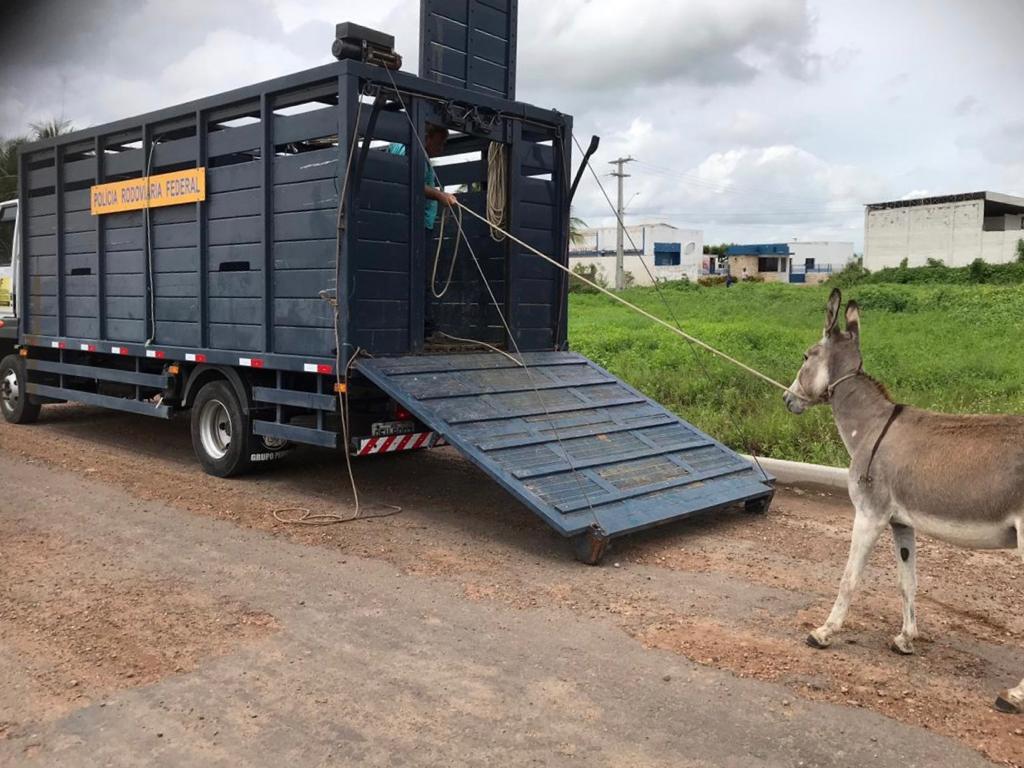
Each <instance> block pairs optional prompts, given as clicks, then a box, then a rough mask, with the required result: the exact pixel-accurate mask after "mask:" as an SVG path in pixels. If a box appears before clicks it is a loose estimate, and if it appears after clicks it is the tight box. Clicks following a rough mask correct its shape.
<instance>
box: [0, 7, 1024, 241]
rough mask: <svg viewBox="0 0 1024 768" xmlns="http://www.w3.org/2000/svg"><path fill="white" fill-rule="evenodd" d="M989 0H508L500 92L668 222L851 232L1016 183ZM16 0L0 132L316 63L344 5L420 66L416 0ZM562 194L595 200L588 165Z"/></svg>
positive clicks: (86, 118)
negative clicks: (560, 127) (894, 208)
mask: <svg viewBox="0 0 1024 768" xmlns="http://www.w3.org/2000/svg"><path fill="white" fill-rule="evenodd" d="M992 3H996V4H1000V6H1001V9H1002V10H1001V12H998V13H997V12H993V11H992V8H990V7H988V6H986V5H985V4H981V5H979V4H974V5H972V4H964V3H959V2H956V0H935V9H934V11H933V12H932V13H931V14H929V15H927V16H922V15H921V14H920V13H919V11H917V10H915V8H914V6H913V5H912V4H909V5H908V4H898V3H897V4H893V3H889V2H885V1H884V0H862V2H859V3H832V2H824V0H730V2H721V1H720V0H687V2H685V3H683V2H678V3H672V2H665V1H664V0H634V1H633V2H631V3H630V4H627V5H624V4H622V3H621V2H619V1H618V0H558V2H550V0H520V3H519V9H520V33H519V48H518V58H519V83H518V95H519V97H520V98H521V99H522V100H524V101H529V102H532V103H536V104H539V105H541V106H548V107H554V108H557V109H559V110H560V111H563V112H567V113H569V114H573V115H574V116H575V127H576V132H577V135H578V136H579V137H580V138H581V140H582V141H584V143H585V141H586V139H587V137H589V134H590V133H598V134H600V135H602V136H603V137H604V141H603V143H602V146H601V150H600V152H599V153H598V155H597V157H596V158H595V166H596V168H597V169H598V170H599V171H600V172H601V173H607V172H608V171H609V170H610V166H608V165H607V161H609V160H611V159H614V158H615V157H618V156H620V155H626V154H633V155H634V156H635V157H636V158H637V159H638V160H640V161H642V163H643V164H641V163H637V164H636V165H633V166H631V167H630V168H629V172H630V173H631V174H632V176H631V177H630V178H629V179H627V180H626V190H627V196H632V195H633V193H634V192H640V196H639V197H637V198H636V199H635V200H634V201H633V203H632V206H631V208H630V210H631V211H635V212H636V213H637V215H638V216H644V217H645V218H646V217H655V216H657V215H659V212H662V213H664V214H665V215H667V214H669V213H675V212H678V213H682V214H686V217H687V218H686V220H685V221H679V219H678V218H677V219H676V220H677V223H686V224H690V225H694V226H699V227H703V228H705V229H706V230H707V233H708V239H709V240H712V239H722V240H739V239H743V238H746V237H748V236H749V237H754V236H757V237H758V238H759V239H760V238H761V237H762V236H763V237H770V236H773V235H774V234H776V233H785V235H786V236H787V237H789V236H803V237H809V236H811V235H810V233H811V232H812V231H813V232H815V233H817V235H816V236H820V235H821V233H823V232H824V233H827V232H830V231H831V232H833V233H834V234H835V235H836V236H844V238H848V237H849V236H850V233H851V232H855V233H856V236H857V238H856V239H859V237H860V232H859V230H860V229H861V228H862V227H863V219H862V216H860V215H859V214H853V215H848V214H847V213H846V211H848V210H849V209H852V208H856V207H858V206H859V205H860V204H862V203H864V202H868V201H875V200H881V199H894V198H897V197H898V196H899V195H900V194H901V193H903V192H905V191H907V190H921V189H927V190H933V191H939V192H943V193H945V192H960V191H966V190H974V189H983V188H987V189H993V190H997V191H1007V192H1010V191H1013V190H1014V189H1018V190H1019V189H1020V187H1021V179H1022V178H1024V154H1021V152H1022V150H1021V148H1022V147H1024V134H1022V133H1021V132H1020V130H1021V125H1020V122H1019V121H1020V115H1019V109H1018V108H1017V102H1016V101H1015V100H1014V99H1013V98H1012V94H1011V93H1010V92H1009V91H1007V87H1008V86H1007V82H1008V81H1007V80H1006V77H1007V75H1006V73H1007V72H1012V71H1015V70H1014V69H1013V67H1014V66H1015V65H1016V64H1017V63H1018V61H1019V39H1020V35H1021V33H1022V24H1021V23H1018V22H1019V21H1020V20H1021V19H1022V17H1021V15H1020V14H1021V10H1020V9H1021V8H1024V6H1021V4H1020V3H1018V2H1013V1H1012V0H992ZM19 8H20V9H21V10H19V11H18V12H16V13H13V14H12V13H7V14H6V15H5V16H4V23H3V24H2V25H0V136H2V135H13V134H16V133H21V132H23V131H25V130H26V128H27V124H28V122H29V121H33V120H45V119H47V118H50V117H54V116H58V115H60V114H61V112H63V115H64V116H66V117H67V118H69V119H71V120H73V121H74V122H75V123H76V124H77V125H79V126H84V125H89V124H95V123H101V122H107V121H110V120H115V119H118V118H122V117H126V116H129V115H134V114H140V113H142V112H145V111H149V110H152V109H157V108H161V107H166V106H171V105H173V104H176V103H180V102H182V101H185V100H187V99H190V98H194V97H198V96H203V95H207V94H212V93H216V92H219V91H222V90H226V89H229V88H234V87H239V86H243V85H246V84H249V83H253V82H256V81H258V80H261V79H266V78H270V77H274V76H277V75H284V74H288V73H290V72H293V71H296V70H301V69H305V68H308V67H313V66H317V65H320V64H324V63H327V62H329V61H331V58H330V53H329V51H330V43H331V40H332V38H333V33H334V24H335V23H337V22H341V21H346V20H351V21H355V22H357V23H360V24H363V25H365V26H369V27H372V28H376V29H380V30H383V31H385V32H388V33H391V34H394V35H395V37H396V45H397V48H398V50H399V52H400V53H401V54H402V55H403V56H404V58H405V62H406V65H405V69H406V70H408V71H416V68H417V58H418V56H417V54H418V51H417V49H418V26H419V0H373V1H371V0H348V1H347V2H345V3H338V2H336V0H218V2H210V1H209V0H175V2H173V3H171V2H166V1H165V0H134V1H133V0H91V1H90V2H89V3H82V2H78V3H69V2H60V3H59V6H58V2H57V0H35V2H34V3H31V4H22V6H19ZM58 8H59V12H57V10H55V9H58ZM26 9H27V10H26ZM5 13H6V11H5ZM957 112H959V113H960V114H959V116H957V115H955V114H954V113H957ZM575 159H576V160H578V154H577V156H576V158H575ZM605 178H606V180H608V179H607V177H605ZM575 209H576V211H577V213H579V214H581V215H583V216H584V217H586V218H593V219H595V220H597V219H598V218H599V217H607V216H608V211H607V206H606V204H605V202H604V201H603V199H602V198H601V196H600V193H599V192H598V191H597V189H596V188H595V187H594V185H593V182H592V181H591V180H588V181H586V182H585V183H584V186H583V187H581V189H580V193H579V196H578V199H577V200H576V201H575ZM851 227H852V228H853V229H851Z"/></svg>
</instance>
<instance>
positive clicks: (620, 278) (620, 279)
mask: <svg viewBox="0 0 1024 768" xmlns="http://www.w3.org/2000/svg"><path fill="white" fill-rule="evenodd" d="M631 162H633V158H632V157H620V158H619V159H618V160H612V161H611V162H610V163H609V165H614V166H615V167H616V169H617V170H616V172H615V173H613V174H612V176H615V177H616V178H618V180H619V206H618V209H617V211H616V213H617V216H616V218H617V219H618V221H617V222H616V236H615V290H617V291H621V290H622V289H623V288H625V287H626V285H625V284H626V274H625V271H624V270H623V269H622V259H623V252H622V251H623V247H622V237H623V234H624V229H625V226H624V222H625V218H624V217H625V215H626V207H625V205H624V204H623V202H622V200H623V191H622V180H623V179H626V178H629V174H628V173H623V172H622V169H623V166H624V165H625V164H626V163H631ZM640 257H641V258H643V254H641V256H640Z"/></svg>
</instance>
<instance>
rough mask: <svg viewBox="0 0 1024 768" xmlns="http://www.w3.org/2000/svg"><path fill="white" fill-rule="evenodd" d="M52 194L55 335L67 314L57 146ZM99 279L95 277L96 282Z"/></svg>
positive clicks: (60, 156) (63, 326)
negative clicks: (55, 307) (55, 297)
mask: <svg viewBox="0 0 1024 768" xmlns="http://www.w3.org/2000/svg"><path fill="white" fill-rule="evenodd" d="M53 170H54V174H55V181H54V185H53V192H54V198H55V199H54V211H53V212H54V217H53V219H54V222H55V224H54V232H53V235H54V242H55V246H56V247H55V249H54V252H55V253H56V254H57V256H56V261H57V267H56V271H57V281H56V282H57V335H58V336H64V334H65V333H66V331H67V327H66V326H67V319H66V318H67V312H66V311H65V309H64V305H65V303H66V299H65V296H64V150H63V148H62V147H61V146H60V145H59V144H58V145H57V146H56V147H54V148H53ZM98 279H99V278H98V277H97V280H98Z"/></svg>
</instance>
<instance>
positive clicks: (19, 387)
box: [0, 355, 40, 424]
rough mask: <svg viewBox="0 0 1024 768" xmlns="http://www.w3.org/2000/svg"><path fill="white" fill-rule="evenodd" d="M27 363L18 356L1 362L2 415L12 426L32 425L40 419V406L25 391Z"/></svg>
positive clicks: (0, 402) (12, 356)
mask: <svg viewBox="0 0 1024 768" xmlns="http://www.w3.org/2000/svg"><path fill="white" fill-rule="evenodd" d="M25 373H26V371H25V362H24V360H22V359H21V358H20V357H18V356H17V355H8V356H7V357H5V358H4V359H3V360H0V413H3V415H4V419H5V420H6V421H9V422H10V423H11V424H31V423H33V422H34V421H35V420H36V419H38V418H39V407H40V406H39V404H38V403H33V402H32V401H31V400H30V399H29V396H28V392H27V391H26V390H25V384H26V379H27V378H28V377H27V376H26V375H25Z"/></svg>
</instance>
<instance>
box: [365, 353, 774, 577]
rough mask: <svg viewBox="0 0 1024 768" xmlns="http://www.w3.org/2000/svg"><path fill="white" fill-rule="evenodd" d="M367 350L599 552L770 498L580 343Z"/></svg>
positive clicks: (405, 392) (376, 368)
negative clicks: (510, 348) (508, 353)
mask: <svg viewBox="0 0 1024 768" xmlns="http://www.w3.org/2000/svg"><path fill="white" fill-rule="evenodd" d="M522 359H523V361H524V362H525V363H526V367H523V366H520V365H518V364H517V363H516V362H514V361H513V360H511V359H509V358H508V357H505V356H504V355H500V354H496V353H468V354H454V355H418V356H405V357H394V358H372V359H361V360H359V361H358V362H357V363H356V366H357V368H358V370H359V371H360V372H361V373H362V374H363V375H365V376H366V377H367V378H368V379H370V380H371V381H372V382H373V383H374V384H376V385H377V386H378V387H380V388H381V389H382V390H383V391H384V392H386V393H387V394H388V395H390V396H391V397H392V398H394V399H395V400H396V401H398V402H399V403H401V404H402V405H403V406H404V407H405V408H406V409H408V410H409V411H410V412H411V413H413V414H415V415H416V417H417V418H419V419H420V420H421V421H423V422H424V423H425V424H426V425H428V426H429V427H430V428H431V429H433V430H434V431H436V432H438V433H440V434H441V435H442V436H443V437H444V438H445V439H446V440H447V441H448V442H449V443H450V444H451V445H453V446H454V447H455V448H456V449H458V450H459V451H460V452H461V453H462V454H463V455H464V456H466V457H467V458H468V459H469V460H470V461H472V462H473V463H474V464H476V465H477V466H479V467H480V468H481V469H482V470H483V471H484V472H486V473H487V474H488V475H490V476H491V477H492V478H494V479H495V480H496V481H497V482H498V483H500V484H501V485H502V486H503V487H504V488H505V489H506V490H508V491H509V492H510V493H511V494H512V495H513V496H515V497H516V498H517V499H519V500H520V501H521V502H523V503H524V504H525V505H526V506H528V507H529V508H530V509H532V510H533V511H534V512H536V513H537V514H538V515H540V516H541V517H542V518H544V520H545V521H546V522H547V523H548V524H549V525H550V526H551V527H552V528H554V529H555V530H557V531H558V532H559V533H561V534H562V535H563V536H575V537H578V538H577V554H578V555H579V556H580V557H581V559H583V560H585V561H587V562H597V561H598V560H600V558H601V555H602V554H603V553H604V549H605V546H606V544H607V541H608V540H609V539H611V538H613V537H616V536H621V535H623V534H627V533H631V532H634V531H639V530H642V529H644V528H650V527H652V526H655V525H661V524H663V523H668V522H671V521H673V520H679V519H680V518H683V517H687V516H688V515H692V514H695V513H698V512H706V511H712V510H719V509H722V508H725V507H728V506H731V505H733V504H737V503H746V504H747V506H748V508H751V509H755V510H762V509H765V508H767V504H768V502H770V500H771V497H772V494H773V493H774V488H773V485H772V481H773V478H771V477H765V475H764V474H762V472H761V471H760V470H759V469H757V468H756V467H754V466H753V465H752V464H751V463H750V462H749V461H747V460H746V459H744V458H742V457H741V456H740V455H738V454H737V453H735V452H733V451H731V450H729V449H728V448H726V447H725V446H724V445H722V444H721V443H719V442H718V441H716V440H714V439H713V438H711V437H709V436H708V435H706V434H704V433H703V432H701V431H700V430H698V429H696V428H695V427H693V426H692V425H690V424H688V423H686V422H685V421H683V420H682V419H680V418H679V417H678V416H675V415H673V414H671V413H669V412H668V411H666V410H665V409H664V408H663V407H662V406H660V405H658V404H657V403H655V402H654V401H653V400H650V399H649V398H647V397H644V396H643V395H642V394H640V393H639V392H638V391H637V390H635V389H633V388H632V387H630V386H628V385H627V384H625V383H623V382H622V381H620V380H619V379H617V378H615V377H614V376H612V375H611V374H610V373H608V371H606V370H604V369H603V368H601V367H599V366H598V365H596V364H595V363H593V362H591V361H590V360H588V359H587V358H585V357H583V356H581V355H578V354H575V353H573V352H536V353H528V354H525V355H523V356H522Z"/></svg>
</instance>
